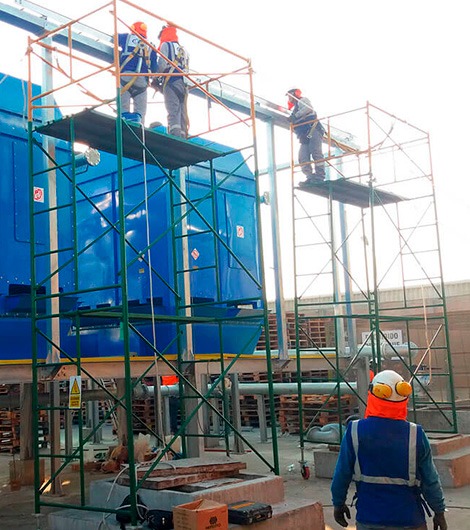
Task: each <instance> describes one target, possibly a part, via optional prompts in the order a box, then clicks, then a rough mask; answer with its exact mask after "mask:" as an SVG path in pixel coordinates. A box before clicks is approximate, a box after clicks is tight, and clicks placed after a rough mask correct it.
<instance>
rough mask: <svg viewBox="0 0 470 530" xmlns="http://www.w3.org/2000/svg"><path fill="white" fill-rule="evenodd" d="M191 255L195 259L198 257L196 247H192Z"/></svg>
mask: <svg viewBox="0 0 470 530" xmlns="http://www.w3.org/2000/svg"><path fill="white" fill-rule="evenodd" d="M191 256H192V257H193V259H194V260H196V259H197V258H198V257H199V250H198V249H197V248H195V249H193V251H192V252H191Z"/></svg>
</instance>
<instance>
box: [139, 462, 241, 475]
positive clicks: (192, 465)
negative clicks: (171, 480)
mask: <svg viewBox="0 0 470 530" xmlns="http://www.w3.org/2000/svg"><path fill="white" fill-rule="evenodd" d="M150 464H151V462H149V463H146V464H145V465H140V466H139V468H138V469H137V477H138V478H139V479H141V478H142V477H143V476H144V475H145V474H146V473H147V471H148V470H149V468H150ZM241 469H246V463H245V462H239V461H237V460H232V459H231V458H228V457H224V458H223V459H220V458H182V459H180V460H170V461H166V462H160V463H158V464H157V466H156V468H155V469H153V470H152V472H151V473H150V476H151V477H169V476H174V475H188V474H193V473H214V472H217V473H224V474H227V473H232V474H236V473H238V471H240V470H241ZM219 476H221V475H219Z"/></svg>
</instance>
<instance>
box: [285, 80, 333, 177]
mask: <svg viewBox="0 0 470 530" xmlns="http://www.w3.org/2000/svg"><path fill="white" fill-rule="evenodd" d="M286 95H287V97H288V101H287V107H288V109H289V110H290V111H292V112H291V115H290V121H291V123H292V128H293V130H294V132H295V134H296V136H297V138H298V140H299V142H300V149H299V164H300V166H301V170H302V173H303V174H304V175H305V176H306V177H307V180H306V181H305V182H301V183H300V185H301V186H302V185H303V186H305V185H310V184H314V183H315V182H322V181H323V180H324V179H325V163H324V162H323V161H322V159H323V152H322V139H323V135H324V134H325V129H324V127H323V125H322V124H321V123H320V121H318V119H317V113H316V112H315V111H314V110H313V107H312V104H311V103H310V100H309V99H308V98H306V97H304V96H302V91H301V90H300V88H291V89H290V90H288V91H287V94H286ZM312 160H313V161H314V162H315V173H314V172H313V170H312V163H311V162H312Z"/></svg>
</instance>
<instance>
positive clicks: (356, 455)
mask: <svg viewBox="0 0 470 530" xmlns="http://www.w3.org/2000/svg"><path fill="white" fill-rule="evenodd" d="M352 480H354V481H355V483H356V498H357V503H356V509H357V514H356V519H357V521H358V522H360V523H362V524H365V525H384V526H395V527H418V526H420V525H423V524H424V523H425V514H424V509H423V501H422V497H421V495H422V496H423V497H424V499H425V500H426V502H427V503H428V505H429V506H430V507H431V508H432V510H433V511H434V512H437V513H439V512H443V511H444V510H445V503H444V495H443V492H442V487H441V484H440V480H439V475H438V474H437V471H436V468H435V466H434V463H433V460H432V455H431V448H430V445H429V440H428V438H427V436H426V434H425V433H424V431H423V430H422V428H421V427H420V426H419V425H415V424H412V423H410V422H407V421H404V420H392V419H388V418H378V417H369V418H367V419H365V420H359V421H356V422H351V423H350V424H349V425H348V428H347V430H346V434H345V435H344V438H343V441H342V443H341V449H340V453H339V457H338V462H337V464H336V469H335V472H334V476H333V482H332V485H331V493H332V497H333V505H334V506H341V505H343V504H345V503H346V497H347V492H348V488H349V484H350V483H351V481H352Z"/></svg>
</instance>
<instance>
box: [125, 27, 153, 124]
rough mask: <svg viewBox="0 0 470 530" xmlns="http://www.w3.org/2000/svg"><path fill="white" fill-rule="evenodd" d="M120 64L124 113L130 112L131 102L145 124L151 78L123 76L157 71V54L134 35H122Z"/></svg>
mask: <svg viewBox="0 0 470 530" xmlns="http://www.w3.org/2000/svg"><path fill="white" fill-rule="evenodd" d="M118 39H119V48H120V50H121V52H120V55H119V64H120V66H121V86H122V87H123V90H122V92H121V108H122V112H123V113H124V112H130V110H131V108H130V107H131V100H133V102H134V112H137V113H139V114H140V116H141V119H142V123H144V122H145V114H146V112H147V87H148V85H149V78H148V77H145V76H132V75H122V74H127V73H129V74H132V73H139V74H147V73H149V72H156V71H157V54H156V52H155V51H154V50H151V49H150V48H149V46H147V44H145V43H144V42H143V41H142V40H141V39H140V38H139V37H138V35H134V33H120V34H119V35H118Z"/></svg>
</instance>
